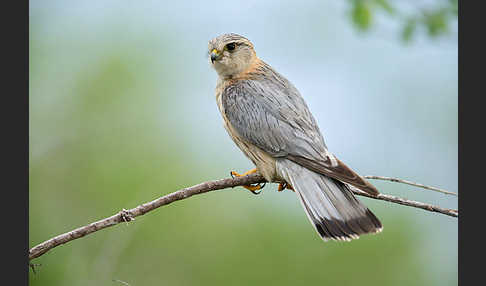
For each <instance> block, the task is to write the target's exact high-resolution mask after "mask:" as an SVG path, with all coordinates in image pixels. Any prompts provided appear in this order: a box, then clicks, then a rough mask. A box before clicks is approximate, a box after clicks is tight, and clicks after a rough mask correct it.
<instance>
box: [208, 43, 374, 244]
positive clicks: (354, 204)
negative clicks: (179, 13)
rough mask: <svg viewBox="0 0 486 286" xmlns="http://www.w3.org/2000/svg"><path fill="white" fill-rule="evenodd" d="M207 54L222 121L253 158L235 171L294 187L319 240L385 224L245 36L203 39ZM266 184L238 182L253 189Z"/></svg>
mask: <svg viewBox="0 0 486 286" xmlns="http://www.w3.org/2000/svg"><path fill="white" fill-rule="evenodd" d="M282 47H283V46H282ZM208 60H209V64H210V65H211V66H212V68H214V70H215V71H216V73H217V75H218V79H217V83H216V88H215V93H216V102H217V106H218V109H219V111H220V113H221V115H222V118H223V125H224V128H225V129H226V131H227V133H228V134H229V136H230V137H231V139H232V140H233V141H234V143H235V144H236V145H237V146H238V147H239V149H241V151H242V152H243V154H244V155H246V157H248V159H250V160H251V161H252V162H253V164H254V165H255V168H254V169H252V170H250V171H248V172H245V173H243V174H239V173H237V172H235V171H231V172H230V174H231V175H232V176H245V175H248V174H252V173H259V174H261V175H262V176H263V177H264V178H265V180H266V181H267V182H272V183H278V184H279V185H278V191H283V190H284V189H290V190H292V191H294V192H295V193H296V194H297V195H298V198H299V200H300V202H301V205H302V207H303V208H304V210H305V212H306V214H307V217H308V219H309V221H310V222H311V223H312V225H313V226H314V228H315V230H316V231H317V233H318V234H319V236H320V237H321V238H322V240H324V241H329V240H337V241H350V240H353V239H357V238H359V237H360V235H363V234H368V233H373V234H374V233H379V232H381V231H382V229H383V226H382V224H381V222H380V220H379V219H378V218H377V217H376V216H375V215H374V214H373V213H372V212H371V211H370V210H369V209H368V208H367V207H366V206H365V205H364V204H363V203H362V202H361V201H359V200H358V199H357V198H356V197H355V196H354V194H353V192H352V191H351V188H350V186H349V185H351V186H354V187H356V188H357V189H359V190H361V191H363V192H366V193H368V194H371V195H372V196H377V195H378V194H379V192H378V190H377V189H376V188H375V187H374V186H373V185H372V184H371V183H369V182H368V181H367V180H366V179H364V178H363V177H361V176H360V175H358V174H357V173H356V172H355V171H353V170H352V169H351V168H349V167H348V166H346V165H345V164H344V163H343V162H342V161H340V160H339V159H338V158H337V157H336V156H335V155H333V154H332V153H331V152H329V151H328V149H327V146H326V144H325V142H324V138H323V136H322V133H321V132H320V129H319V127H318V125H317V122H316V120H315V118H314V117H313V115H312V114H311V112H310V110H309V108H308V106H307V104H306V103H305V101H304V99H303V97H302V96H301V94H300V93H299V91H298V90H297V88H296V87H295V86H294V85H293V84H292V83H291V82H290V81H289V80H287V79H286V78H285V77H284V76H283V75H281V74H280V73H278V72H277V71H276V70H275V69H273V68H272V67H271V66H270V65H269V64H267V63H266V62H264V61H263V60H261V59H260V58H259V57H258V56H257V55H256V52H255V49H254V45H253V43H252V42H251V41H250V40H248V39H247V38H246V37H244V36H241V35H239V34H235V33H227V34H222V35H219V36H217V37H215V38H213V39H211V40H210V41H209V42H208ZM328 108H329V107H328ZM263 186H264V185H262V184H256V185H247V186H243V187H245V188H246V189H248V190H250V191H251V192H253V193H255V194H258V193H259V192H257V190H260V189H262V188H263Z"/></svg>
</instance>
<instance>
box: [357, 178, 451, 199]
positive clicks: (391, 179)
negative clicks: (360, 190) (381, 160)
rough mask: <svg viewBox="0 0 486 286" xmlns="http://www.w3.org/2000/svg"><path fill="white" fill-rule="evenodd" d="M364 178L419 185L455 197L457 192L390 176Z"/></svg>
mask: <svg viewBox="0 0 486 286" xmlns="http://www.w3.org/2000/svg"><path fill="white" fill-rule="evenodd" d="M364 178H366V179H373V180H384V181H390V182H395V183H402V184H407V185H410V186H415V187H420V188H424V189H427V190H431V191H436V192H439V193H443V194H447V195H453V196H456V197H457V194H456V193H453V192H449V191H446V190H442V189H439V188H436V187H431V186H426V185H422V184H419V183H414V182H410V181H405V180H402V179H397V178H390V177H381V176H364Z"/></svg>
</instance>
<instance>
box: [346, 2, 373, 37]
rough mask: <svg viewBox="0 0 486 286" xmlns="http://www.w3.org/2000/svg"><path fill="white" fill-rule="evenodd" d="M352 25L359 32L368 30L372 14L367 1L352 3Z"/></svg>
mask: <svg viewBox="0 0 486 286" xmlns="http://www.w3.org/2000/svg"><path fill="white" fill-rule="evenodd" d="M351 17H352V19H353V23H354V24H355V25H356V26H357V27H358V28H359V29H361V30H363V31H364V30H368V29H369V27H370V26H371V20H372V14H371V9H370V7H369V4H368V1H354V6H353V8H352V11H351Z"/></svg>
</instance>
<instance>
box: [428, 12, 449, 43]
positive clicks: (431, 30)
mask: <svg viewBox="0 0 486 286" xmlns="http://www.w3.org/2000/svg"><path fill="white" fill-rule="evenodd" d="M424 24H425V26H426V27H427V32H428V34H429V36H431V37H436V36H438V35H440V34H443V33H445V32H446V31H447V20H446V11H445V10H438V11H434V12H431V13H428V14H425V18H424Z"/></svg>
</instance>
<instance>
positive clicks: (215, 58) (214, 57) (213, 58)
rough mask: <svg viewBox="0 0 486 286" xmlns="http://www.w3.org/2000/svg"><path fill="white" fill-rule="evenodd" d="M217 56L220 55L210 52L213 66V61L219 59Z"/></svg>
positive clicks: (214, 51)
mask: <svg viewBox="0 0 486 286" xmlns="http://www.w3.org/2000/svg"><path fill="white" fill-rule="evenodd" d="M219 55H220V54H219V52H218V50H216V49H213V50H212V51H211V63H213V64H214V61H215V60H217V59H218V58H219Z"/></svg>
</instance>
